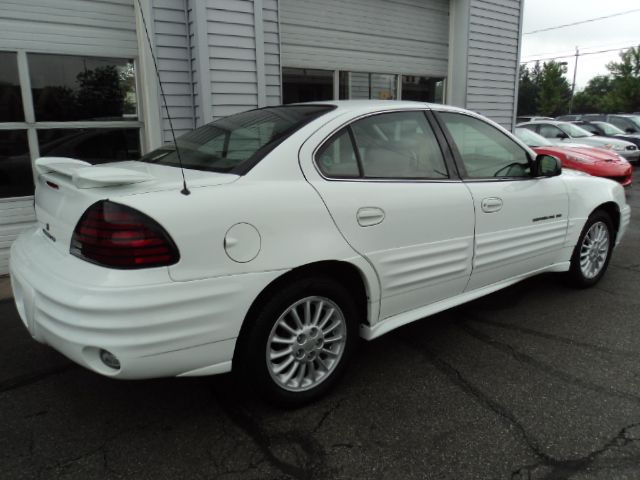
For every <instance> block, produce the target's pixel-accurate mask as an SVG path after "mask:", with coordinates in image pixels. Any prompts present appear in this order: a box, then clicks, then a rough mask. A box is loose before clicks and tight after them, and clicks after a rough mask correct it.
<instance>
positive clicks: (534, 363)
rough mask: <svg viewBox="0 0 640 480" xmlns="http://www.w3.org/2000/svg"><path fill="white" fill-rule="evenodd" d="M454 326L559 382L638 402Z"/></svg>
mask: <svg viewBox="0 0 640 480" xmlns="http://www.w3.org/2000/svg"><path fill="white" fill-rule="evenodd" d="M456 326H457V327H458V328H459V329H460V330H462V331H463V332H465V333H466V334H467V335H469V336H470V337H472V338H475V339H476V340H479V341H481V342H482V343H484V344H486V345H489V346H490V347H493V348H495V349H496V350H499V351H501V352H504V353H506V354H507V355H509V356H510V357H511V358H513V359H515V360H517V361H518V362H520V363H524V364H525V365H529V366H530V367H533V368H535V369H537V370H541V371H543V372H544V373H545V374H546V375H549V376H553V377H556V378H559V379H560V380H562V381H564V382H567V383H569V384H571V385H574V386H576V387H579V388H583V389H586V390H591V391H592V392H596V393H601V394H603V395H607V396H613V397H618V398H621V399H624V400H628V401H631V402H635V403H639V402H640V396H637V395H634V394H632V393H629V392H624V391H621V390H618V389H616V388H613V387H605V386H603V385H599V384H597V383H593V382H589V381H587V380H584V379H583V378H580V377H577V376H575V375H572V374H570V373H568V372H565V371H563V370H558V369H557V368H555V367H554V366H552V365H550V364H548V363H545V362H541V361H540V360H538V359H536V358H534V357H532V356H530V355H527V354H526V353H523V352H521V351H519V350H517V349H516V348H515V347H513V346H512V345H509V344H508V343H504V342H501V341H499V340H496V339H495V338H493V337H491V336H490V335H487V334H486V333H484V332H481V331H480V330H477V329H475V328H473V327H471V326H469V325H468V324H467V323H458V324H456Z"/></svg>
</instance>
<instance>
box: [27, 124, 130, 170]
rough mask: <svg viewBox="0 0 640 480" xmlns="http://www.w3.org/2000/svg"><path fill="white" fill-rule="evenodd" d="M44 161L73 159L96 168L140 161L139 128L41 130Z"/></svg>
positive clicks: (39, 134)
mask: <svg viewBox="0 0 640 480" xmlns="http://www.w3.org/2000/svg"><path fill="white" fill-rule="evenodd" d="M38 149H39V150H40V156H42V157H71V158H79V159H81V160H85V161H87V162H89V163H92V164H97V163H105V162H113V161H122V160H136V159H138V158H140V134H139V132H138V129H135V128H56V129H52V130H38Z"/></svg>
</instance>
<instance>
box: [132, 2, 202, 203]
mask: <svg viewBox="0 0 640 480" xmlns="http://www.w3.org/2000/svg"><path fill="white" fill-rule="evenodd" d="M138 9H139V10H140V17H141V18H142V25H143V26H144V32H145V34H146V36H147V43H148V44H149V51H150V52H151V58H152V59H153V67H154V68H155V71H156V77H157V78H158V84H159V85H160V95H162V102H163V103H164V108H165V110H166V111H167V119H168V120H169V128H170V129H171V136H172V137H173V146H174V148H175V149H176V155H177V156H178V163H179V164H180V172H182V190H180V193H181V194H183V195H190V194H191V192H190V191H189V189H188V188H187V179H186V178H185V176H184V167H183V166H182V156H181V155H180V149H179V148H178V142H177V141H176V132H175V130H174V129H173V122H172V121H171V114H170V113H169V106H168V105H167V97H166V96H165V94H164V88H163V87H162V80H160V71H159V70H158V62H157V61H156V55H155V53H154V52H153V46H152V45H151V37H150V36H149V30H148V29H147V22H146V20H145V18H144V12H143V11H142V5H140V0H138Z"/></svg>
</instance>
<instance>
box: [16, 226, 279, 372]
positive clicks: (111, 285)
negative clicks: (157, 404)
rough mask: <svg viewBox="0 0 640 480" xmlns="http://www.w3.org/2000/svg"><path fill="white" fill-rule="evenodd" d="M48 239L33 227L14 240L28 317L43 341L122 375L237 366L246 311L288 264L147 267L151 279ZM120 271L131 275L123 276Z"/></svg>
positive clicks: (20, 305) (19, 302) (19, 298)
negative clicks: (228, 268)
mask: <svg viewBox="0 0 640 480" xmlns="http://www.w3.org/2000/svg"><path fill="white" fill-rule="evenodd" d="M48 242H49V240H48V239H46V238H45V237H44V236H43V235H42V234H41V233H40V232H39V231H38V230H35V229H34V230H31V231H29V232H25V233H24V234H23V235H21V236H20V237H19V238H18V239H17V240H16V241H15V242H14V244H13V246H12V248H11V259H10V272H11V284H12V288H13V291H14V299H15V302H16V307H17V310H18V313H19V315H20V318H21V319H22V321H23V323H24V324H25V326H26V327H27V329H28V330H29V332H30V333H31V335H32V336H33V337H34V338H35V339H36V340H38V341H39V342H42V343H45V344H47V345H50V346H51V347H53V348H55V349H56V350H58V351H59V352H61V353H62V354H64V355H65V356H67V357H68V358H70V359H71V360H73V361H74V362H76V363H78V364H80V365H83V366H84V367H86V368H88V369H90V370H93V371H95V372H98V373H101V374H103V375H107V376H110V377H115V378H122V379H136V378H153V377H168V376H188V375H209V374H214V373H223V372H226V371H229V370H230V369H231V361H232V359H233V351H234V348H235V341H236V338H237V336H238V333H239V331H240V327H241V325H242V321H243V320H244V318H245V315H246V312H247V311H248V309H249V307H250V305H251V303H252V302H253V300H254V299H255V297H256V296H257V295H258V294H259V292H260V291H261V290H262V289H263V288H264V287H265V286H266V285H268V284H269V283H270V282H271V281H272V280H273V279H275V278H276V277H277V276H279V275H280V273H281V272H262V273H252V274H244V275H235V276H227V277H217V278H211V279H204V280H197V281H190V282H174V281H171V279H170V278H169V275H168V273H167V272H162V270H166V268H164V269H148V271H149V278H150V279H152V280H151V281H150V282H148V283H145V282H144V273H142V271H137V272H136V273H135V274H134V275H136V276H135V277H134V278H135V282H132V281H131V273H130V272H126V271H115V270H109V269H105V268H102V267H98V266H95V265H90V264H87V262H83V261H82V260H79V259H76V258H74V257H71V256H70V255H63V254H61V253H59V252H58V251H57V250H55V249H54V248H53V247H52V246H51V245H50V244H49V243H48ZM78 262H80V263H78ZM91 269H96V275H91V274H90V271H91ZM105 270H106V271H108V272H110V278H109V281H108V282H106V281H103V279H105V278H106V277H105V276H104V272H105ZM63 272H64V273H63ZM118 275H121V276H122V277H123V278H122V281H118V279H117V278H114V277H118ZM128 275H129V277H128V278H125V277H127V276H128ZM163 278H166V280H165V281H162V280H161V279H163ZM96 279H98V280H99V281H100V282H101V283H100V284H96V283H95V280H96ZM132 283H134V284H132ZM117 285H127V286H117ZM101 349H104V350H107V351H109V352H111V353H112V354H114V355H115V356H116V357H117V358H118V360H119V361H120V365H121V366H120V368H119V369H117V370H116V369H113V368H110V367H108V366H106V365H105V364H104V363H103V362H102V361H101V360H100V355H99V352H100V350H101Z"/></svg>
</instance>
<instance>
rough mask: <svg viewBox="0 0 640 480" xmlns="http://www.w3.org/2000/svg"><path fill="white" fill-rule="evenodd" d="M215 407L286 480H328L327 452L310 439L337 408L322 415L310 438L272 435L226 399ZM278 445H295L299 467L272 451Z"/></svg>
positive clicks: (299, 433) (297, 434) (295, 433)
mask: <svg viewBox="0 0 640 480" xmlns="http://www.w3.org/2000/svg"><path fill="white" fill-rule="evenodd" d="M218 403H219V404H220V406H221V407H222V409H223V411H224V412H225V413H226V414H227V416H228V417H229V419H230V420H231V421H232V422H233V423H234V424H235V425H236V426H237V427H238V428H239V429H240V430H242V431H243V432H245V433H246V434H247V435H248V436H249V437H250V438H251V439H252V440H253V442H254V443H255V445H256V446H257V447H258V448H259V450H260V451H261V452H262V454H263V455H264V457H265V459H266V460H267V462H269V464H270V465H271V466H273V467H275V468H276V469H277V470H279V471H280V472H282V473H284V474H285V475H287V476H288V477H289V478H295V479H298V480H306V479H310V478H328V477H330V475H327V471H328V468H327V465H326V463H325V458H326V452H325V450H324V448H323V447H322V445H321V444H320V443H319V442H318V441H317V440H316V439H314V438H313V436H312V435H313V433H314V432H315V431H316V430H317V429H318V428H320V427H321V426H322V423H323V422H324V420H326V417H328V416H329V414H330V413H331V412H332V411H335V409H336V408H337V407H335V406H334V407H332V409H330V411H329V412H327V414H326V415H323V417H322V418H321V419H320V422H318V424H317V425H316V428H315V429H314V430H313V432H312V433H311V434H308V433H305V432H302V431H297V430H290V431H288V432H283V433H276V434H272V433H269V432H268V431H267V430H266V429H265V428H264V427H263V426H262V425H261V424H260V422H259V421H257V420H256V419H255V418H254V417H253V416H252V415H251V413H250V412H249V411H248V410H247V409H246V407H243V406H242V405H240V403H239V402H237V401H236V402H235V403H233V402H231V401H230V399H228V398H226V397H224V398H221V397H218ZM278 444H282V445H285V446H287V448H290V445H298V446H299V447H300V450H301V451H302V452H303V454H304V457H305V458H303V459H300V460H301V461H300V462H299V463H300V464H297V462H296V463H294V462H288V461H285V460H283V459H282V458H280V456H278V454H277V453H276V451H275V447H276V446H277V445H278Z"/></svg>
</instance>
